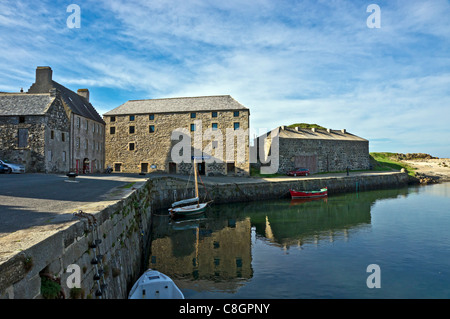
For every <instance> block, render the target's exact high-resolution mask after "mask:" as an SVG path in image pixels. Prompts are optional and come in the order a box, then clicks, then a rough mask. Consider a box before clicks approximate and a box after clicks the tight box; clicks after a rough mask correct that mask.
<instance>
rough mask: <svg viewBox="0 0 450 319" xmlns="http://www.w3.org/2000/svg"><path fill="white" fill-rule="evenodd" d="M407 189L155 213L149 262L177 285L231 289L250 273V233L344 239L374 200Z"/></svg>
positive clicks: (365, 220)
mask: <svg viewBox="0 0 450 319" xmlns="http://www.w3.org/2000/svg"><path fill="white" fill-rule="evenodd" d="M404 192H406V190H395V191H394V190H390V191H386V192H383V191H377V192H364V193H360V194H346V195H339V196H330V197H329V198H328V199H327V200H323V199H320V200H315V201H307V202H306V201H305V202H292V201H290V200H277V201H260V202H249V203H240V204H227V205H215V206H213V207H211V209H210V210H209V211H208V212H207V213H206V215H202V216H200V217H198V218H196V219H191V220H184V221H177V222H173V221H172V222H170V220H169V218H168V216H159V217H154V220H153V240H152V242H151V248H150V259H149V264H148V266H149V268H153V269H156V270H159V271H161V272H163V273H165V274H166V275H168V276H170V277H171V278H173V279H174V280H175V281H176V283H177V285H178V286H179V287H180V288H181V289H193V290H197V291H204V290H208V291H213V290H219V291H225V292H235V291H236V290H237V289H238V288H239V287H240V286H242V285H244V284H245V282H246V281H248V280H249V279H251V278H252V276H253V269H252V236H253V237H254V238H255V239H256V240H263V241H265V242H267V243H268V244H270V245H272V246H276V247H280V248H281V249H284V250H288V249H290V248H291V247H297V248H302V249H304V248H305V246H307V245H312V246H318V245H319V246H320V245H321V244H327V243H329V242H334V241H349V240H351V236H352V234H353V233H355V232H359V231H363V230H364V229H367V228H370V225H371V213H370V210H371V207H372V205H374V203H375V202H376V201H377V200H383V199H385V198H395V197H397V196H405V194H404Z"/></svg>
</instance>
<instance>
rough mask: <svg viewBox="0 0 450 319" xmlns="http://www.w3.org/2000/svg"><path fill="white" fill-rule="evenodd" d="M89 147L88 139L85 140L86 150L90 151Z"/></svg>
mask: <svg viewBox="0 0 450 319" xmlns="http://www.w3.org/2000/svg"><path fill="white" fill-rule="evenodd" d="M88 147H89V141H88V140H87V139H85V140H84V148H85V149H88Z"/></svg>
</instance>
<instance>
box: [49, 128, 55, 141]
mask: <svg viewBox="0 0 450 319" xmlns="http://www.w3.org/2000/svg"><path fill="white" fill-rule="evenodd" d="M50 138H51V139H52V140H53V139H55V131H53V130H51V131H50Z"/></svg>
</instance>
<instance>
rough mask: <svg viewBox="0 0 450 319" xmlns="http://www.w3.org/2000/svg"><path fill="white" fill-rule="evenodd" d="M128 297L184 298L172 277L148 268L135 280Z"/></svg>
mask: <svg viewBox="0 0 450 319" xmlns="http://www.w3.org/2000/svg"><path fill="white" fill-rule="evenodd" d="M128 299H184V295H183V293H182V292H181V290H180V289H179V288H178V287H177V285H175V283H174V282H173V280H172V279H170V278H169V277H167V276H166V275H164V274H163V273H160V272H159V271H156V270H152V269H149V270H147V271H146V272H144V274H143V275H142V276H141V277H140V278H139V279H138V280H137V281H136V282H135V284H134V285H133V287H132V288H131V290H130V293H129V295H128Z"/></svg>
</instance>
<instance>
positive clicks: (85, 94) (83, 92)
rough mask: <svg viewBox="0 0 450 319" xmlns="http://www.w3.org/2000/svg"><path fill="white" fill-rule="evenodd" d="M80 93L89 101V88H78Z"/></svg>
mask: <svg viewBox="0 0 450 319" xmlns="http://www.w3.org/2000/svg"><path fill="white" fill-rule="evenodd" d="M77 93H78V95H80V96H82V97H84V98H85V99H86V100H87V101H88V102H89V90H88V89H78V91H77Z"/></svg>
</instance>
